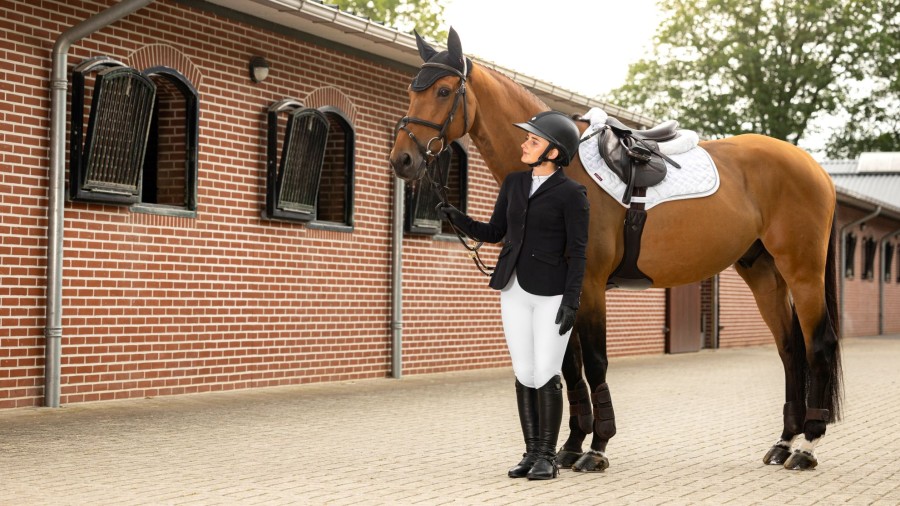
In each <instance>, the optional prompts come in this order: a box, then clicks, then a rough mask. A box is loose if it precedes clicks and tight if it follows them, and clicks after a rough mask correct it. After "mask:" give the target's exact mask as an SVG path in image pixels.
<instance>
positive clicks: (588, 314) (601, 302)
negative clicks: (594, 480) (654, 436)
mask: <svg viewBox="0 0 900 506" xmlns="http://www.w3.org/2000/svg"><path fill="white" fill-rule="evenodd" d="M604 282H605V280H604ZM582 308H584V309H583V310H580V311H579V317H578V320H577V321H576V322H575V326H576V328H577V331H578V335H579V338H580V340H581V347H582V357H583V360H584V371H585V375H586V376H587V380H588V384H589V385H590V386H591V405H592V407H593V434H594V435H593V438H592V440H591V448H590V450H589V451H587V452H585V453H584V455H582V456H581V458H579V459H578V461H577V462H575V464H573V465H572V469H573V470H574V471H582V472H599V471H603V470H604V469H606V468H607V467H609V459H608V458H607V457H606V445H607V443H609V440H610V438H612V437H613V436H614V435H615V434H616V420H615V415H614V413H613V407H612V398H611V397H610V393H609V386H608V385H607V384H606V371H607V369H608V367H609V361H608V359H607V356H606V287H605V286H602V287H601V286H595V287H591V288H590V289H585V290H584V291H583V292H582Z"/></svg>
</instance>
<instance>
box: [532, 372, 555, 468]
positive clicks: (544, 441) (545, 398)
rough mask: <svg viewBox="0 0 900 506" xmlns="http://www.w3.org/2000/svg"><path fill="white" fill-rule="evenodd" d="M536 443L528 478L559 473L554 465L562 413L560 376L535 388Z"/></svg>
mask: <svg viewBox="0 0 900 506" xmlns="http://www.w3.org/2000/svg"><path fill="white" fill-rule="evenodd" d="M537 406H538V420H539V424H538V426H539V430H538V445H537V460H536V461H535V463H534V465H533V466H532V467H531V471H528V479H529V480H550V479H553V478H556V476H557V475H558V474H559V467H557V465H556V440H557V439H559V424H560V423H561V422H562V415H563V394H562V382H561V381H560V377H559V376H558V375H557V376H554V377H552V378H550V381H548V382H547V384H546V385H544V386H542V387H540V388H538V389H537Z"/></svg>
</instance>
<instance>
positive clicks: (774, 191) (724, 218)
mask: <svg viewBox="0 0 900 506" xmlns="http://www.w3.org/2000/svg"><path fill="white" fill-rule="evenodd" d="M416 40H417V43H418V49H419V54H420V56H421V57H422V59H423V61H424V62H425V63H424V64H423V65H422V67H421V68H420V70H419V74H417V76H416V78H415V80H414V81H413V84H412V85H410V88H409V99H410V103H409V109H408V112H407V114H406V116H405V117H404V118H403V119H401V120H400V122H399V123H398V128H397V130H396V135H395V138H394V144H393V147H392V150H391V153H390V164H391V167H392V169H393V171H394V173H395V174H396V176H397V177H399V178H401V179H403V180H406V181H410V182H414V181H418V180H420V179H422V178H423V176H424V175H425V173H426V167H427V166H430V164H431V163H432V162H433V160H434V158H435V156H436V155H437V154H439V153H440V152H442V151H443V150H445V149H446V148H447V146H448V145H449V143H450V142H451V141H452V140H455V139H458V138H460V137H462V136H464V135H466V134H468V135H469V136H470V137H471V139H472V141H473V142H474V143H475V146H476V147H477V148H478V151H479V153H480V154H481V156H482V157H483V159H484V160H485V162H486V163H487V165H488V167H489V169H490V171H491V173H492V174H493V176H494V178H495V179H496V181H497V182H498V183H499V182H502V181H503V179H504V178H505V177H506V176H507V175H508V174H509V173H510V172H512V171H518V170H525V169H527V166H525V165H524V164H523V163H522V162H521V161H520V156H521V151H520V148H519V145H520V141H521V132H520V131H519V130H518V129H517V128H514V127H513V126H512V124H513V123H520V122H525V121H527V120H528V119H529V118H530V117H532V116H534V115H535V114H536V113H538V112H540V111H545V110H548V109H549V108H548V107H547V105H546V104H545V103H543V102H542V101H541V100H540V99H538V98H537V97H536V96H534V95H533V94H532V93H530V92H529V91H527V90H526V89H525V88H523V87H521V86H520V85H518V84H516V83H515V82H513V81H512V80H511V79H509V78H508V77H506V76H504V75H503V74H501V73H499V72H497V71H494V70H492V69H488V68H486V67H483V66H481V65H478V64H477V63H473V62H472V61H471V60H469V59H468V58H466V57H465V55H464V54H463V52H462V45H461V43H460V40H459V36H458V35H457V33H456V32H455V31H454V30H453V29H452V28H451V29H450V31H449V36H448V41H447V50H445V51H440V52H438V51H437V50H435V49H434V48H433V47H432V46H430V45H429V44H428V43H427V42H425V41H424V40H422V38H421V37H419V35H418V33H417V34H416ZM586 126H587V125H586V124H582V125H581V126H580V127H579V128H580V129H581V130H582V131H583V130H584V128H586ZM426 139H428V140H427V141H425V140H426ZM700 146H701V147H702V148H703V149H704V150H706V151H707V152H708V153H709V155H710V156H711V157H712V159H713V161H714V162H715V165H716V167H717V168H718V171H719V175H720V186H719V189H718V191H716V192H715V193H714V194H712V195H710V196H707V197H703V198H696V199H689V200H675V201H669V202H665V203H662V204H659V205H657V206H655V207H653V208H652V209H650V210H649V211H647V215H646V217H647V219H646V224H645V227H644V231H643V236H642V239H641V249H640V256H639V258H638V262H637V266H638V268H639V270H640V271H641V272H643V273H644V274H646V276H647V277H648V278H649V279H650V280H652V285H651V286H652V287H659V288H668V287H674V286H678V285H684V284H688V283H695V282H698V281H701V280H704V279H708V278H710V277H712V276H714V275H716V274H717V273H719V272H721V271H723V270H724V269H726V268H727V267H729V266H732V265H733V266H734V268H735V270H736V271H737V272H738V274H740V276H741V277H742V278H743V279H744V281H746V283H747V285H749V287H750V290H751V291H752V292H753V296H754V299H755V301H756V304H757V306H758V307H759V312H760V314H761V315H762V318H763V320H764V321H765V323H766V325H767V326H768V328H769V330H770V331H771V332H772V335H773V337H774V340H775V344H776V347H777V349H778V354H779V356H780V358H781V362H782V365H783V366H784V376H785V404H784V407H783V416H784V418H783V420H784V425H783V430H782V433H781V436H780V437H779V439H778V441H777V442H776V443H775V445H774V446H772V447H771V448H770V449H769V450H768V452H767V453H766V454H765V456H764V457H763V461H764V462H765V463H766V464H777V465H783V467H785V468H787V469H796V470H802V469H811V468H814V467H815V466H816V465H817V464H818V461H817V458H816V456H815V453H814V450H815V447H816V444H817V443H818V442H819V441H820V440H821V438H822V436H823V435H824V434H825V430H826V425H827V424H829V423H832V422H834V421H837V420H839V419H840V404H841V383H842V378H841V376H842V373H841V360H840V345H839V338H840V337H839V336H840V330H839V329H840V322H839V318H838V309H837V293H836V292H837V289H836V265H835V223H834V217H835V207H836V194H835V189H834V184H833V183H832V181H831V178H830V177H829V176H828V174H827V173H826V172H825V171H824V170H823V169H822V168H821V167H820V166H819V165H818V164H817V163H816V162H815V161H814V160H813V158H812V157H811V156H810V155H809V154H808V153H806V152H805V151H803V150H802V149H800V148H799V147H797V146H794V145H792V144H789V143H787V142H784V141H781V140H776V139H773V138H770V137H766V136H762V135H755V134H745V135H737V136H734V137H728V138H724V139H717V140H710V141H704V142H701V143H700ZM565 170H566V175H567V176H568V177H569V178H571V179H574V180H576V181H578V182H579V183H581V184H582V185H584V187H585V188H587V191H588V198H589V201H590V206H591V219H590V235H589V241H588V249H587V256H588V260H587V268H586V273H585V278H584V284H583V290H582V303H581V308H580V309H579V311H578V315H577V319H576V323H575V331H574V332H573V333H572V337H571V338H570V342H569V346H568V350H567V352H566V358H565V360H564V362H563V370H562V373H563V377H564V378H565V381H566V386H567V390H568V394H569V402H570V413H571V416H570V418H569V429H570V434H569V437H568V439H567V440H566V442H565V443H564V444H563V446H562V448H561V449H560V452H559V454H558V458H559V461H560V465H562V466H564V467H569V466H571V467H572V468H573V469H574V470H576V471H585V472H597V471H602V470H604V469H606V468H607V467H608V466H609V460H608V458H607V456H606V447H607V443H608V442H609V439H610V438H611V437H612V436H613V435H615V432H616V429H615V416H614V412H613V409H612V397H611V395H610V390H609V387H608V385H607V383H606V373H607V368H608V359H607V349H606V290H607V281H608V279H609V278H610V274H611V273H612V272H613V271H614V269H616V267H617V265H618V264H619V262H620V261H621V260H622V257H623V252H624V244H623V243H624V239H623V229H624V226H625V225H624V223H625V216H626V209H625V208H624V207H623V206H622V205H620V204H619V203H618V202H617V201H616V200H614V199H613V198H612V197H610V196H609V195H608V194H606V193H605V192H604V191H602V190H601V189H600V188H598V186H597V184H595V183H594V182H592V181H591V179H590V176H589V175H588V174H587V172H586V171H585V170H584V169H583V166H582V164H581V161H580V159H579V158H576V159H575V160H574V161H573V162H572V163H571V164H570V165H569V166H568V167H567V168H566V169H565ZM582 367H583V369H584V373H585V376H586V378H587V382H588V384H589V385H590V388H589V389H588V386H587V385H585V384H584V380H583V379H582ZM589 433H593V437H592V440H591V445H590V449H589V450H587V451H585V452H582V443H583V442H584V440H585V438H586V437H587V434H589Z"/></svg>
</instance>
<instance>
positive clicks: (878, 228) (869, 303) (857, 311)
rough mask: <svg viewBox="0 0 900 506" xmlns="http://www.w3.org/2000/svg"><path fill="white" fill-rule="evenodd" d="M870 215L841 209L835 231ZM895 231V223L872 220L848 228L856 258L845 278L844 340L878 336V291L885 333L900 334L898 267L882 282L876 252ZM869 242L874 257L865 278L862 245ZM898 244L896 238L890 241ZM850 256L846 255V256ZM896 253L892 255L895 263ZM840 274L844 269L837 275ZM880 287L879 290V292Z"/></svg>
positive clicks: (879, 254) (880, 255)
mask: <svg viewBox="0 0 900 506" xmlns="http://www.w3.org/2000/svg"><path fill="white" fill-rule="evenodd" d="M870 212H871V211H862V210H859V209H855V208H852V207H847V206H841V207H840V208H839V209H838V227H839V228H841V227H844V226H845V225H848V224H849V223H852V222H854V221H857V220H859V219H861V218H863V217H865V216H866V215H868V214H870ZM897 229H898V225H897V223H896V222H895V221H890V220H886V219H884V218H881V217H879V218H875V219H872V220H868V221H866V222H864V223H861V224H858V225H855V226H853V227H850V228H847V229H846V232H847V233H852V234H854V235H855V236H856V237H857V242H856V254H855V255H853V276H852V277H847V276H844V278H843V284H844V288H843V290H844V312H843V314H842V315H841V326H842V330H843V332H844V335H845V336H848V337H854V336H871V335H877V334H878V333H879V313H880V312H881V310H882V307H881V305H880V304H879V289H881V290H883V293H884V307H883V313H882V318H883V319H884V323H883V324H884V332H885V333H896V332H898V331H900V316H898V313H900V286H898V284H900V283H898V281H897V267H898V265H897V264H896V263H895V264H894V266H893V267H894V268H893V269H891V273H892V274H891V279H889V280H884V281H882V272H883V270H882V258H881V257H882V253H883V252H882V250H881V248H877V246H878V244H880V243H881V240H882V238H884V237H885V236H886V235H888V234H889V233H891V232H894V231H896V230H897ZM867 239H872V240H874V241H875V243H876V248H877V250H876V253H875V258H874V265H873V271H874V272H873V276H871V277H865V276H864V274H865V272H864V270H865V269H864V267H865V265H864V262H865V247H864V241H865V240H867ZM891 242H892V243H893V244H895V245H896V244H898V240H897V238H893V239H892V240H891ZM848 256H849V254H848ZM896 256H897V252H896V250H895V253H894V257H895V258H894V262H897V259H896ZM840 272H841V273H842V274H843V269H842V270H841V271H840ZM879 285H881V287H880V288H879Z"/></svg>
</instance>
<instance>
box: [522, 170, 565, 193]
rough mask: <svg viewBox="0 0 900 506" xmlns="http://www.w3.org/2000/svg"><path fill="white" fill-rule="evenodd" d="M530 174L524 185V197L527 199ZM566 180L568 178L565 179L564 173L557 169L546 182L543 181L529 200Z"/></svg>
mask: <svg viewBox="0 0 900 506" xmlns="http://www.w3.org/2000/svg"><path fill="white" fill-rule="evenodd" d="M531 174H532V173H531V172H529V173H528V177H527V178H525V183H526V186H525V196H526V197H528V193H529V192H531ZM566 179H568V178H567V177H566V174H565V172H563V169H557V170H556V172H554V173H553V174H551V175H550V177H549V178H548V179H547V180H546V181H544V183H543V184H541V186H540V188H538V189H537V191H535V192H534V195H532V196H531V197H530V198H535V197H537V196H538V195H540V194H542V193H544V192H546V191H547V190H549V189H550V188H553V187H554V186H557V185H559V184H561V183H562V182H563V181H565V180H566Z"/></svg>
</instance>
